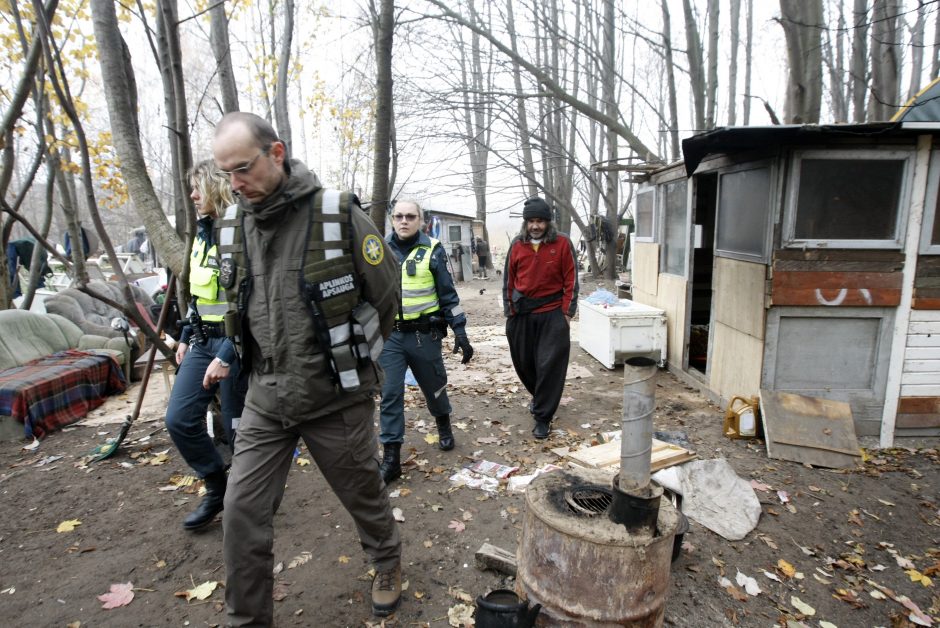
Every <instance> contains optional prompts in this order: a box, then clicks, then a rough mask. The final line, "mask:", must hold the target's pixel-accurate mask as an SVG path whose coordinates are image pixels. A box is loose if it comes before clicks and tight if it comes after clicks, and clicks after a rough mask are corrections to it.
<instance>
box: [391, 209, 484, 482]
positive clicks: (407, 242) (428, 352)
mask: <svg viewBox="0 0 940 628" xmlns="http://www.w3.org/2000/svg"><path fill="white" fill-rule="evenodd" d="M423 224H424V220H423V216H422V214H421V206H420V205H418V204H417V203H416V202H414V201H404V200H402V201H398V202H397V203H395V208H394V210H393V211H392V228H393V229H394V231H393V233H391V234H390V235H389V236H388V238H387V239H386V241H387V242H388V245H389V247H390V248H391V249H392V251H393V252H394V253H395V257H396V258H398V261H399V262H400V263H401V307H400V308H399V311H398V316H397V317H396V320H395V331H393V332H392V335H391V336H389V338H388V341H387V342H386V343H385V348H384V349H383V351H382V357H380V358H379V363H380V364H381V365H382V369H383V370H384V371H385V383H384V384H383V385H382V409H381V414H380V415H379V416H380V418H379V421H380V426H381V432H380V433H379V441H381V443H382V448H383V456H382V466H381V469H382V478H383V479H384V480H385V482H386V484H387V483H389V482H391V481H393V480H395V479H397V478H399V477H401V445H402V443H403V442H404V440H405V371H407V369H408V368H409V367H410V368H411V372H412V373H413V374H414V376H415V379H416V380H417V381H418V385H419V386H420V387H421V392H422V393H424V399H425V401H426V402H427V404H428V411H429V412H430V413H431V416H433V417H434V421H435V423H436V424H437V433H438V436H439V440H438V446H439V447H440V448H441V449H442V450H444V451H449V450H451V449H453V448H454V432H453V429H452V428H451V425H450V413H451V407H450V400H449V399H448V398H447V371H446V370H445V369H444V360H443V358H441V340H442V339H443V337H444V336H445V335H447V328H448V327H450V328H451V329H453V330H454V338H455V340H454V349H455V351H462V352H463V360H462V363H463V364H466V363H467V362H469V361H470V358H471V357H472V356H473V347H471V346H470V341H469V340H468V339H467V331H466V326H467V316H466V314H464V311H463V308H462V307H460V298H459V297H458V296H457V290H456V288H454V280H453V279H452V278H451V276H450V272H449V271H448V270H447V253H446V252H445V251H444V247H443V246H441V243H440V241H438V240H435V239H434V238H431V237H428V235H427V234H425V233H423V232H422V231H421V230H420V227H421V225H423Z"/></svg>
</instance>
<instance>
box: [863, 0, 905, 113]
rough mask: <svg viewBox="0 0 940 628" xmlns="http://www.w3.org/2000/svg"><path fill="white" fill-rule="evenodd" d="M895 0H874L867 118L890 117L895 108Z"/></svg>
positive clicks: (896, 60) (898, 72)
mask: <svg viewBox="0 0 940 628" xmlns="http://www.w3.org/2000/svg"><path fill="white" fill-rule="evenodd" d="M899 11H900V8H899V6H898V1H897V0H874V3H873V4H872V12H871V15H872V27H871V93H870V94H869V97H868V119H869V120H871V121H877V120H890V119H891V116H893V115H894V113H895V112H896V111H897V109H898V104H899V103H898V78H899V74H900V68H899V61H898V51H897V47H898V40H897V21H898V13H899Z"/></svg>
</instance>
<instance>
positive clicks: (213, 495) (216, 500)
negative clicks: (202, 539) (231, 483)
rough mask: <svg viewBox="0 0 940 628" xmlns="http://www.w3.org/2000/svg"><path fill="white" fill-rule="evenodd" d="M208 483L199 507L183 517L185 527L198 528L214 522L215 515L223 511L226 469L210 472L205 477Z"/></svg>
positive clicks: (187, 528) (188, 528)
mask: <svg viewBox="0 0 940 628" xmlns="http://www.w3.org/2000/svg"><path fill="white" fill-rule="evenodd" d="M204 481H205V483H206V496H205V497H203V498H202V502H200V504H199V507H198V508H196V510H194V511H193V512H191V513H189V514H188V515H187V516H186V518H185V519H183V528H184V529H186V530H198V529H199V528H202V527H205V526H207V525H209V524H210V523H212V520H213V519H215V516H216V515H217V514H219V513H220V512H222V508H223V502H224V501H225V482H226V477H225V471H216V472H214V473H210V474H209V475H207V476H206V477H205V478H204Z"/></svg>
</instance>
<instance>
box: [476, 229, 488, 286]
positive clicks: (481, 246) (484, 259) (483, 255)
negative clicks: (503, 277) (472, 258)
mask: <svg viewBox="0 0 940 628" xmlns="http://www.w3.org/2000/svg"><path fill="white" fill-rule="evenodd" d="M476 243H477V247H476V248H477V261H478V262H479V266H480V276H481V277H483V278H484V279H486V268H487V267H488V266H489V265H490V245H489V243H488V242H487V241H486V240H484V239H483V238H477V239H476Z"/></svg>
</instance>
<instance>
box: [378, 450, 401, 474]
mask: <svg viewBox="0 0 940 628" xmlns="http://www.w3.org/2000/svg"><path fill="white" fill-rule="evenodd" d="M382 447H383V449H384V451H383V455H382V464H380V465H379V471H381V473H382V479H383V480H384V481H385V483H386V484H391V483H392V481H393V480H397V479H398V478H400V477H401V443H385V444H384V445H382Z"/></svg>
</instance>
